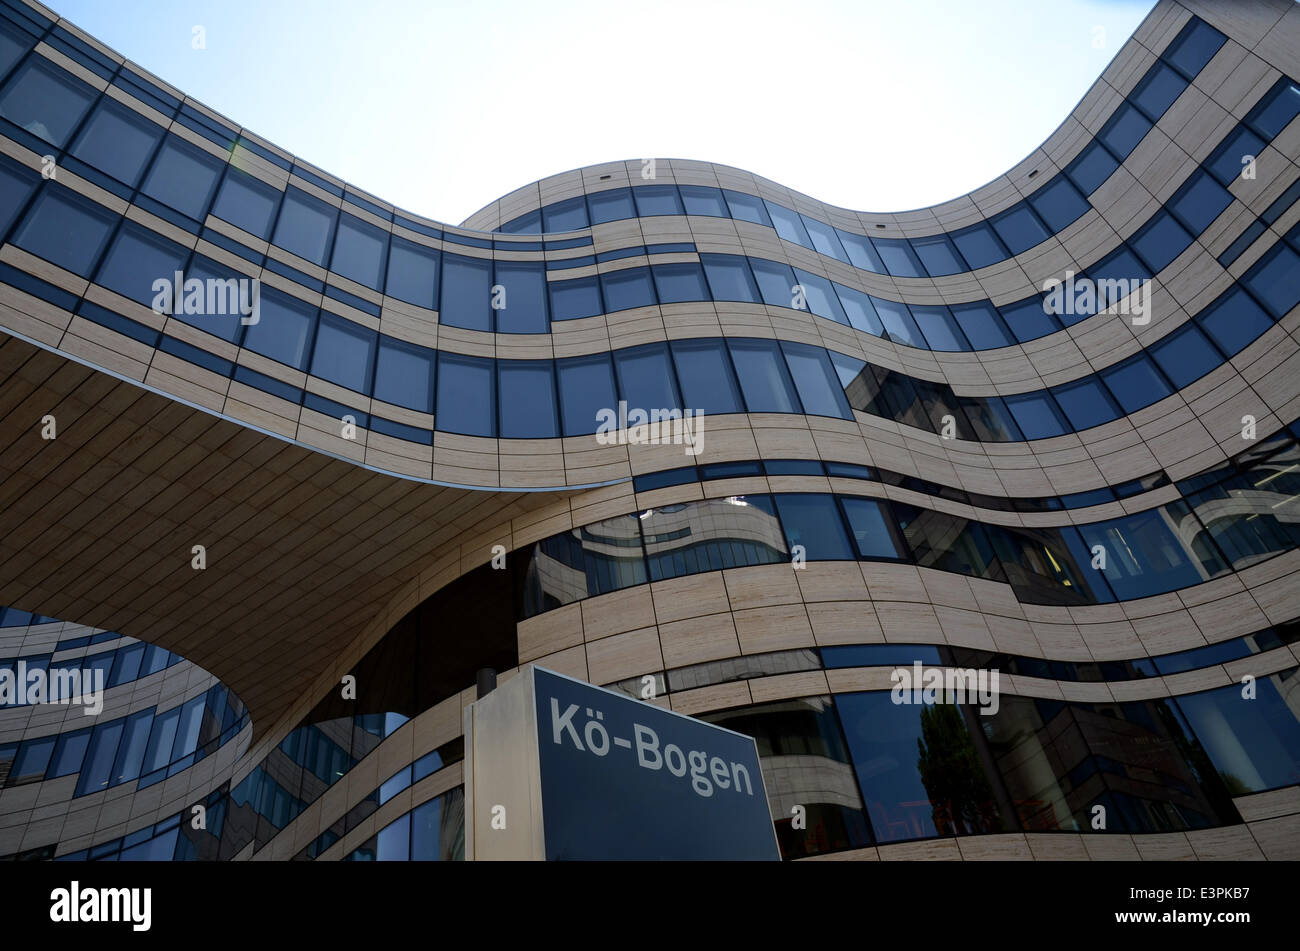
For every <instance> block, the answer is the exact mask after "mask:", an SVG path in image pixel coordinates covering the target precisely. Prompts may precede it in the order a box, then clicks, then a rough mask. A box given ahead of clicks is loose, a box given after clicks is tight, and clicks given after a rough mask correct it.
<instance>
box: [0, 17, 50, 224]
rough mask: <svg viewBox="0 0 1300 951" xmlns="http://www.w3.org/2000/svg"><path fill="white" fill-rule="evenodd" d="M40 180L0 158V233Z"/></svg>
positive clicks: (27, 170) (10, 221)
mask: <svg viewBox="0 0 1300 951" xmlns="http://www.w3.org/2000/svg"><path fill="white" fill-rule="evenodd" d="M0 36H3V34H0ZM40 181H41V178H40V176H39V175H37V174H36V173H35V172H33V171H32V170H31V169H28V168H22V167H21V166H19V165H16V164H14V163H13V162H10V161H8V160H5V159H0V234H5V233H8V231H9V226H10V225H11V224H13V221H14V218H15V217H16V216H17V215H18V212H19V211H21V210H22V207H23V205H25V204H27V199H28V198H30V197H31V195H32V192H33V191H34V190H35V189H36V186H37V185H38V184H40Z"/></svg>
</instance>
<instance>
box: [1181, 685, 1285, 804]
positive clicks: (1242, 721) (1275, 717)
mask: <svg viewBox="0 0 1300 951" xmlns="http://www.w3.org/2000/svg"><path fill="white" fill-rule="evenodd" d="M1296 674H1297V669H1296V668H1294V667H1292V668H1290V669H1289V670H1283V671H1280V672H1278V673H1275V674H1269V675H1268V676H1264V677H1258V678H1257V679H1256V680H1255V685H1256V690H1255V695H1254V699H1253V700H1251V701H1250V702H1249V703H1243V702H1242V699H1241V686H1240V685H1239V684H1233V685H1230V686H1227V687H1220V688H1219V689H1217V690H1207V691H1204V692H1203V693H1193V694H1185V695H1183V696H1180V697H1178V698H1176V699H1175V700H1174V701H1173V702H1174V703H1176V704H1177V705H1178V708H1179V709H1180V710H1181V711H1182V713H1183V715H1184V716H1186V717H1187V721H1188V723H1189V724H1191V728H1192V731H1193V732H1194V733H1195V735H1196V738H1197V739H1198V740H1200V743H1201V746H1202V748H1203V749H1204V750H1205V753H1206V755H1208V756H1209V758H1210V762H1211V763H1212V764H1213V766H1214V768H1215V770H1217V771H1218V774H1219V777H1220V778H1221V779H1222V780H1223V783H1224V785H1225V786H1227V788H1228V792H1229V793H1230V794H1231V795H1233V796H1244V795H1248V794H1250V793H1256V792H1263V791H1264V790H1266V789H1275V788H1278V787H1281V786H1292V785H1294V784H1296V783H1297V782H1300V767H1297V765H1296V764H1298V763H1300V722H1298V721H1297V718H1296V713H1295V710H1294V709H1293V708H1292V707H1291V705H1290V704H1289V703H1288V697H1289V696H1291V695H1292V692H1293V691H1294V689H1295V677H1296Z"/></svg>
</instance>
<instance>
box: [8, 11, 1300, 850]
mask: <svg viewBox="0 0 1300 951" xmlns="http://www.w3.org/2000/svg"><path fill="white" fill-rule="evenodd" d="M0 235H2V239H0V240H2V242H3V243H2V244H0V380H3V383H2V384H0V604H4V605H8V606H9V607H7V608H4V609H0V657H3V658H5V659H4V660H2V661H0V855H4V856H7V857H11V858H19V859H23V858H42V859H54V860H63V859H69V860H77V859H89V860H115V859H140V858H148V859H158V860H172V859H175V860H180V859H223V860H224V859H247V858H254V857H256V858H271V859H282V860H290V859H293V860H303V861H305V860H316V859H322V860H339V859H347V860H370V859H399V860H408V859H409V860H426V859H457V858H462V857H463V854H464V829H463V826H464V799H463V797H464V776H463V756H464V748H463V737H462V734H461V729H462V720H461V714H462V710H463V708H464V706H465V705H466V704H467V703H469V702H470V701H472V700H473V699H474V680H475V672H476V671H478V670H479V669H481V668H492V669H494V670H497V671H500V672H501V673H502V676H509V675H510V674H511V673H513V672H514V671H516V670H517V669H518V668H519V666H520V665H521V664H527V663H531V662H536V663H539V664H541V665H543V666H546V667H549V668H552V669H554V670H557V671H559V672H561V673H566V674H570V675H572V676H575V677H578V678H581V679H583V680H589V681H591V682H592V683H596V684H600V685H605V686H609V687H612V688H614V689H618V690H622V691H625V692H627V693H629V694H631V695H633V696H636V697H640V698H643V699H647V698H648V699H650V700H651V702H655V703H659V704H662V705H666V706H668V707H670V708H671V709H673V710H676V711H680V712H684V713H687V714H690V715H693V716H698V717H701V718H703V719H706V720H709V721H712V722H715V723H719V724H723V725H726V726H728V727H730V728H732V729H734V730H737V731H739V732H743V733H746V734H749V735H752V736H754V737H756V738H757V740H758V746H759V751H760V754H761V757H762V765H763V771H764V781H765V785H766V788H767V789H768V790H769V795H770V798H771V806H772V815H773V821H774V823H775V824H776V829H777V835H778V839H779V841H780V845H781V849H782V852H783V854H784V856H785V857H786V858H803V857H814V856H822V855H835V856H837V857H850V858H881V859H892V858H965V859H972V858H986V857H1001V858H1019V859H1048V858H1069V859H1113V858H1175V857H1185V858H1198V859H1260V858H1265V859H1296V858H1300V677H1297V671H1300V7H1297V6H1296V5H1295V4H1292V3H1289V2H1282V0H1252V2H1241V3H1226V2H1223V3H1220V2H1210V0H1160V2H1159V3H1158V4H1157V5H1156V7H1155V8H1154V10H1152V12H1151V13H1150V14H1149V15H1148V16H1147V18H1146V19H1145V20H1144V21H1143V23H1142V24H1141V26H1140V27H1139V28H1138V30H1137V31H1136V33H1135V34H1134V35H1133V37H1131V38H1130V39H1129V40H1128V41H1127V42H1126V43H1125V44H1124V46H1123V47H1122V49H1121V50H1120V51H1119V53H1118V54H1117V56H1116V57H1115V59H1114V60H1113V61H1112V62H1111V63H1110V65H1109V66H1108V67H1107V68H1106V70H1105V71H1104V73H1103V74H1102V76H1101V77H1100V78H1099V79H1098V81H1097V82H1096V83H1095V84H1094V85H1093V87H1092V88H1091V89H1090V90H1089V92H1088V94H1087V95H1086V96H1085V97H1084V98H1083V100H1082V101H1081V102H1080V103H1079V104H1078V106H1077V107H1076V108H1075V109H1074V111H1073V112H1072V113H1071V114H1070V115H1069V116H1068V117H1067V118H1066V119H1065V121H1064V122H1063V123H1062V124H1061V126H1060V127H1059V128H1058V129H1057V130H1056V132H1054V133H1053V134H1052V136H1051V137H1050V138H1049V139H1048V140H1047V141H1046V142H1045V143H1044V144H1043V145H1042V146H1041V147H1040V148H1039V149H1037V150H1036V151H1035V152H1034V153H1033V154H1032V155H1030V156H1029V157H1028V158H1027V159H1025V160H1024V161H1023V162H1021V163H1020V164H1019V165H1017V166H1016V167H1015V168H1013V169H1011V170H1010V171H1008V172H1007V173H1006V174H1005V175H1003V176H1001V177H999V178H998V179H997V180H995V181H993V182H991V183H989V184H988V185H986V186H984V187H983V188H980V189H978V190H976V191H974V192H972V193H971V194H969V195H965V196H962V197H961V198H958V199H955V200H953V201H949V202H946V203H944V204H942V205H937V206H934V207H932V208H926V209H918V210H915V211H910V212H903V213H895V214H877V213H867V212H855V211H849V210H847V209H843V208H837V207H832V206H829V205H825V204H823V203H821V202H818V201H816V200H815V199H812V198H809V197H807V196H805V195H801V194H797V193H795V192H792V191H790V190H789V189H786V188H783V187H781V186H780V185H778V184H776V183H773V182H770V181H766V180H764V179H761V178H759V177H757V176H755V175H752V174H750V173H747V172H744V171H742V170H739V169H735V168H729V167H725V166H719V165H713V164H709V163H706V162H696V161H683V160H677V159H663V158H661V159H657V160H653V161H650V160H645V161H642V160H637V161H632V162H627V163H614V164H607V165H598V166H592V167H589V168H583V169H578V170H575V171H572V172H567V173H565V174H562V175H556V176H553V177H551V178H547V179H543V180H541V181H539V182H536V183H534V184H532V185H529V186H528V187H526V188H522V189H520V190H518V191H516V192H513V193H511V194H509V195H507V196H505V197H503V198H501V199H500V200H499V201H497V202H494V203H493V204H491V205H490V206H488V207H487V208H484V209H482V210H481V211H479V212H478V213H476V214H474V215H472V216H471V217H470V218H469V219H468V220H467V221H465V222H464V223H463V224H462V225H459V226H455V225H448V224H444V223H440V222H436V221H432V220H429V219H425V218H421V217H419V216H417V215H413V214H410V213H407V212H404V211H401V210H399V209H396V208H394V207H393V206H391V205H389V204H387V203H385V202H383V201H382V200H380V199H378V198H375V197H373V196H369V195H366V194H364V193H362V192H359V191H357V190H356V189H354V188H352V187H350V186H348V185H347V184H345V183H343V182H341V181H339V180H338V179H336V178H334V177H333V176H331V175H329V174H328V173H326V172H324V171H322V170H320V169H317V168H314V167H312V166H310V165H308V164H306V163H305V162H303V161H301V160H299V159H297V158H296V157H294V156H292V155H289V154H288V153H286V152H284V151H283V150H281V149H279V148H277V147H276V146H274V145H273V144H271V143H270V142H268V141H266V140H265V139H262V138H261V137H259V136H257V135H255V134H253V133H252V132H250V131H248V130H246V129H243V128H241V127H239V126H237V125H234V124H232V123H231V122H230V121H228V120H226V119H225V118H223V117H221V116H219V115H217V114H215V113H214V112H212V111H211V110H209V109H207V108H206V107H204V106H203V105H202V104H200V103H198V102H195V101H193V100H191V99H189V98H187V97H186V96H185V95H184V94H183V93H181V92H180V91H179V90H176V89H173V88H171V87H170V86H168V85H167V84H166V83H165V82H163V81H162V80H160V79H158V78H157V77H154V76H151V75H150V74H148V73H147V72H145V71H144V70H142V69H140V68H139V67H137V66H135V65H134V64H132V63H129V62H126V61H124V60H123V59H122V58H121V57H119V56H118V55H117V54H116V53H114V52H113V51H112V50H110V49H107V48H106V47H105V46H103V44H101V43H99V42H97V41H96V40H95V39H93V38H92V37H90V36H87V35H86V34H84V33H83V32H82V31H80V30H78V29H77V28H76V27H75V26H73V25H72V24H70V23H68V22H66V21H61V20H58V19H57V18H56V17H55V16H54V15H52V14H51V13H50V11H48V10H46V9H44V8H42V7H40V6H39V5H37V4H35V3H29V2H27V0H0ZM915 664H921V665H925V666H928V667H931V668H937V669H942V670H957V671H964V670H971V669H978V670H996V671H998V673H999V675H1000V683H1001V694H1000V698H999V703H998V706H997V710H996V712H995V713H990V711H977V710H975V709H974V708H973V707H971V706H969V705H967V704H964V703H946V702H919V703H900V702H898V700H899V697H898V692H897V691H895V690H892V689H891V686H892V685H893V683H894V681H893V679H892V678H891V675H892V674H893V672H894V671H895V670H896V669H897V668H899V667H902V668H908V669H912V668H913V666H914V665H915ZM346 678H353V680H351V681H350V683H353V684H355V691H351V690H340V683H341V682H342V681H344V680H345V679H346ZM36 684H40V685H41V689H40V690H36V691H35V692H33V690H32V688H33V685H36ZM86 684H92V685H96V689H93V690H88V689H87V688H86V686H85V685H86ZM87 697H93V698H94V700H95V704H94V709H92V704H91V703H90V702H89V701H87V699H86V698H87ZM932 699H934V698H932ZM942 699H943V698H942V697H940V698H938V700H942ZM983 714H989V715H983ZM200 806H201V807H202V810H198V811H201V812H202V813H203V815H204V816H205V821H204V822H203V823H200V824H198V825H196V824H195V823H194V822H193V821H191V818H192V816H193V815H195V813H196V807H200ZM800 807H801V808H800ZM801 810H802V814H803V815H804V816H806V823H805V822H796V821H794V820H793V818H792V817H794V816H796V815H798V814H800V812H801Z"/></svg>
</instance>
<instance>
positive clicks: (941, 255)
mask: <svg viewBox="0 0 1300 951" xmlns="http://www.w3.org/2000/svg"><path fill="white" fill-rule="evenodd" d="M912 250H914V251H915V252H916V256H917V257H918V258H920V259H921V263H922V264H923V265H925V269H926V271H927V272H929V274H930V276H931V277H938V276H939V275H941V274H957V273H959V272H960V271H964V270H966V265H965V263H964V262H962V261H961V260H959V259H958V256H957V249H956V248H954V247H953V244H952V242H951V241H950V240H949V239H948V237H947V235H941V234H940V235H933V236H932V237H928V238H913V239H912Z"/></svg>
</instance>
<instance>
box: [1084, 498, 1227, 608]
mask: <svg viewBox="0 0 1300 951" xmlns="http://www.w3.org/2000/svg"><path fill="white" fill-rule="evenodd" d="M1079 534H1080V535H1081V536H1082V537H1083V543H1084V544H1085V545H1086V546H1087V547H1088V548H1094V547H1095V546H1097V545H1101V546H1103V547H1104V548H1105V550H1106V566H1105V568H1103V569H1101V571H1102V574H1103V575H1105V578H1106V581H1107V582H1109V583H1110V587H1111V590H1112V591H1114V592H1115V597H1116V598H1118V599H1119V600H1121V601H1128V600H1131V599H1134V598H1143V597H1148V596H1150V595H1153V594H1160V593H1162V592H1165V591H1171V590H1173V589H1175V588H1181V587H1185V586H1187V585H1193V584H1197V583H1199V582H1201V581H1203V580H1205V579H1204V576H1203V575H1202V574H1201V572H1200V570H1199V565H1198V564H1196V563H1194V562H1193V561H1192V560H1191V558H1190V557H1189V553H1188V551H1187V549H1186V548H1185V547H1184V546H1183V544H1182V542H1181V541H1180V540H1179V538H1178V537H1177V536H1176V535H1174V533H1173V532H1172V531H1171V530H1170V528H1169V525H1168V524H1166V521H1165V514H1164V512H1163V511H1162V510H1160V509H1154V510H1152V511H1148V512H1141V513H1139V514H1137V515H1129V516H1126V517H1124V518H1117V519H1111V520H1109V521H1106V522H1097V523H1094V524H1090V525H1080V526H1079Z"/></svg>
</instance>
